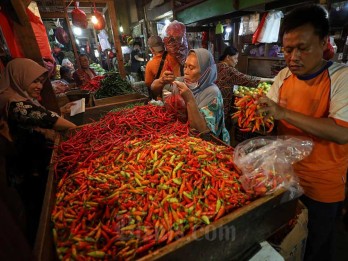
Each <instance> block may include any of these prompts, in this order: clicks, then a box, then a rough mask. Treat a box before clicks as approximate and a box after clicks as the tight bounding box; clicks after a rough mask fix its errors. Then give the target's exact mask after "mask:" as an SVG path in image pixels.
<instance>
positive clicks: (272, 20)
mask: <svg viewBox="0 0 348 261" xmlns="http://www.w3.org/2000/svg"><path fill="white" fill-rule="evenodd" d="M282 17H283V12H282V11H271V12H269V13H268V14H267V15H266V17H265V16H263V17H262V20H263V19H264V18H265V19H264V22H263V21H261V23H260V25H259V27H258V28H257V30H256V32H255V33H254V35H253V41H252V43H253V44H255V43H256V42H259V43H274V42H277V41H278V37H279V29H280V20H281V18H282ZM262 22H263V24H262ZM261 24H262V25H261ZM259 28H261V30H260V31H259Z"/></svg>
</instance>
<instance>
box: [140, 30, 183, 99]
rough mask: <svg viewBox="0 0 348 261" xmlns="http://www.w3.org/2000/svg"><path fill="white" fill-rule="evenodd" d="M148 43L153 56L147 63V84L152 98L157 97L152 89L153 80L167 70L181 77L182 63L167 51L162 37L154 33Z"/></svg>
mask: <svg viewBox="0 0 348 261" xmlns="http://www.w3.org/2000/svg"><path fill="white" fill-rule="evenodd" d="M147 44H148V46H149V49H150V51H151V53H152V54H153V58H152V59H151V60H150V61H149V62H148V63H147V64H146V68H145V84H146V86H147V87H148V90H149V96H150V98H152V99H156V98H157V97H155V96H156V95H155V94H154V93H153V92H152V91H151V84H152V82H153V81H154V80H155V79H159V78H160V77H161V76H162V75H164V72H165V71H170V72H172V73H173V74H174V76H175V77H179V76H180V64H179V62H178V61H177V60H176V58H175V57H174V56H172V55H171V54H169V53H167V52H166V51H165V48H164V44H163V41H162V38H161V37H159V36H155V35H153V36H151V37H150V38H149V39H148V41H147Z"/></svg>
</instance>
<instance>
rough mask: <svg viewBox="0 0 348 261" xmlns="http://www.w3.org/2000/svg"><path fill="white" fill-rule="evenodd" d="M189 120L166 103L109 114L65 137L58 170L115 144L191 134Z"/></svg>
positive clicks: (78, 164) (65, 169) (85, 161)
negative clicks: (170, 110)
mask: <svg viewBox="0 0 348 261" xmlns="http://www.w3.org/2000/svg"><path fill="white" fill-rule="evenodd" d="M188 133H189V129H188V123H182V122H180V121H178V120H177V119H176V116H175V114H172V113H168V112H167V111H166V109H165V108H164V107H162V106H154V105H146V106H136V107H134V108H132V109H127V110H120V111H117V112H110V113H108V114H106V116H105V117H103V118H102V119H101V120H100V121H98V122H96V123H94V124H89V125H86V126H84V127H82V128H81V129H80V130H79V131H78V132H76V133H73V135H70V137H68V138H67V140H65V141H62V142H61V143H60V144H59V146H58V148H57V151H58V154H57V158H56V160H55V162H56V163H55V173H56V175H58V176H62V175H63V174H64V173H66V172H70V171H72V170H74V169H75V168H76V167H85V166H87V165H88V164H89V162H90V161H91V160H93V159H95V158H97V157H100V156H102V155H103V154H104V153H106V152H107V151H109V150H110V149H112V148H113V147H114V146H117V145H119V144H122V143H124V142H127V141H129V140H133V139H134V138H141V139H143V140H151V139H154V138H158V137H161V136H168V135H171V134H176V135H188Z"/></svg>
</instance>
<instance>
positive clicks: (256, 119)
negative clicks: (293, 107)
mask: <svg viewBox="0 0 348 261" xmlns="http://www.w3.org/2000/svg"><path fill="white" fill-rule="evenodd" d="M261 91H262V90H260V93H259V95H261ZM258 97H259V96H258V95H256V96H252V95H245V96H243V97H241V98H236V100H235V103H234V104H235V106H236V107H237V109H238V111H237V112H235V113H234V114H233V115H232V119H234V118H238V126H239V128H240V131H243V132H255V131H257V132H261V133H269V132H271V131H272V130H273V127H274V120H273V117H271V118H268V119H266V118H265V117H264V116H263V115H257V113H256V111H257V109H258V107H259V106H260V105H258V104H256V101H257V99H258Z"/></svg>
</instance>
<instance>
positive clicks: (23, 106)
mask: <svg viewBox="0 0 348 261" xmlns="http://www.w3.org/2000/svg"><path fill="white" fill-rule="evenodd" d="M9 119H10V120H12V121H14V122H17V123H18V124H21V125H25V126H28V127H32V128H36V127H39V128H43V129H54V130H66V129H69V128H73V127H76V125H75V124H73V123H72V122H69V121H67V120H65V119H63V118H61V117H59V116H58V115H57V114H56V113H54V112H51V111H49V110H46V109H45V108H43V107H41V106H37V105H35V104H32V103H31V102H29V101H21V102H11V104H10V106H9Z"/></svg>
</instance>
